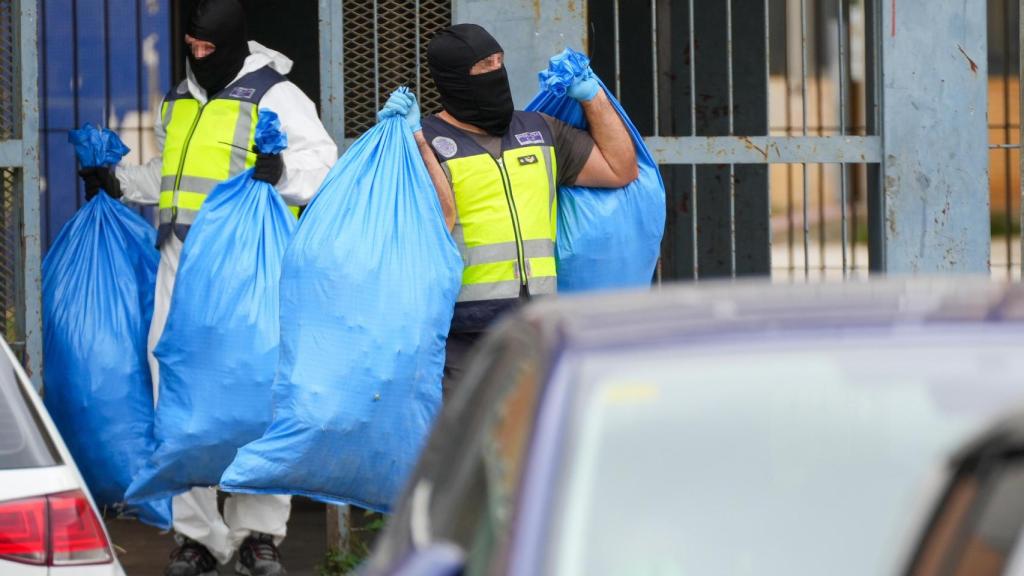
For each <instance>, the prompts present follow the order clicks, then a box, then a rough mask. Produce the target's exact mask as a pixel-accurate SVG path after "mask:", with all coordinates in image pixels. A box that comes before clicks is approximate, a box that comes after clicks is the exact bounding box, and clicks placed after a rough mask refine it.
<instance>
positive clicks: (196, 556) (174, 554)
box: [164, 538, 218, 576]
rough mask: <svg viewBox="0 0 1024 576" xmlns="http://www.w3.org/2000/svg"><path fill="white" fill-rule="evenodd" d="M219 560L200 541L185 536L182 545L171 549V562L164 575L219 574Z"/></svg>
mask: <svg viewBox="0 0 1024 576" xmlns="http://www.w3.org/2000/svg"><path fill="white" fill-rule="evenodd" d="M217 573H218V572H217V560H216V559H215V558H214V557H213V555H212V554H210V551H209V550H207V549H206V546H203V545H202V544H200V543H199V542H196V541H195V540H192V539H191V538H184V539H183V540H182V542H181V545H180V546H178V547H177V548H175V549H174V550H172V551H171V562H170V563H169V564H168V565H167V569H166V570H164V576H213V575H215V574H217Z"/></svg>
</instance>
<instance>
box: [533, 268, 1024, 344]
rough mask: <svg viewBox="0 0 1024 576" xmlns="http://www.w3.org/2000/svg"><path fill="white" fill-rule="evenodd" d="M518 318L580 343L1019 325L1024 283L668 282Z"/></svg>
mask: <svg viewBox="0 0 1024 576" xmlns="http://www.w3.org/2000/svg"><path fill="white" fill-rule="evenodd" d="M520 319H521V320H525V321H526V322H528V323H530V324H532V325H533V326H534V327H535V328H536V329H537V330H539V331H540V332H541V333H542V334H543V335H544V337H545V339H546V340H549V341H550V340H554V341H555V342H550V343H549V346H554V347H558V348H585V347H591V346H601V347H603V346H609V345H610V346H614V345H618V344H623V345H625V344H629V343H636V342H649V341H651V340H658V339H662V338H679V337H681V336H682V337H685V336H687V335H699V334H707V333H719V334H728V333H744V334H749V333H751V332H763V331H769V330H771V331H778V330H800V329H807V328H827V327H835V328H854V327H860V326H863V327H868V326H892V325H920V324H924V323H936V322H943V323H968V324H969V323H974V324H978V323H993V322H1002V323H1024V287H1022V286H1020V285H1014V284H1008V283H998V282H992V281H990V280H988V279H983V278H935V279H928V278H923V279H921V278H915V279H911V278H902V279H900V278H894V279H878V280H872V281H867V282H847V283H841V284H839V283H836V284H790V285H780V284H772V283H769V282H767V281H764V282H762V281H739V282H722V281H712V282H700V283H696V284H693V283H691V284H674V285H667V286H664V287H661V288H654V289H652V290H650V291H643V292H623V293H610V294H599V295H588V296H568V297H565V296H562V297H559V298H552V299H548V300H544V301H536V302H534V303H532V304H531V305H529V306H527V307H526V308H525V309H524V310H523V311H522V312H521V314H520Z"/></svg>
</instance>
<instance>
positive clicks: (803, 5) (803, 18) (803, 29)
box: [800, 0, 811, 280]
mask: <svg viewBox="0 0 1024 576" xmlns="http://www.w3.org/2000/svg"><path fill="white" fill-rule="evenodd" d="M800 70H801V82H800V90H801V107H802V110H803V130H802V132H803V136H805V137H806V136H807V0H800ZM803 170H804V181H803V188H804V206H803V209H804V210H803V211H804V279H805V280H808V279H810V276H811V255H810V243H811V226H810V222H809V221H808V215H807V204H808V186H807V163H806V162H804V163H803Z"/></svg>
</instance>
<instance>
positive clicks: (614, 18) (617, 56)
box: [612, 0, 692, 100]
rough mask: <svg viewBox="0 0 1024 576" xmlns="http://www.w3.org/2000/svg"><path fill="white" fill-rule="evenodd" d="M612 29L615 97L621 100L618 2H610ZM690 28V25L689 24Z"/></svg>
mask: <svg viewBox="0 0 1024 576" xmlns="http://www.w3.org/2000/svg"><path fill="white" fill-rule="evenodd" d="M612 28H614V30H613V32H614V34H613V38H614V40H615V97H616V98H618V99H620V100H621V99H622V60H621V54H620V52H621V49H622V39H621V35H620V33H619V0H612ZM691 28H692V24H691Z"/></svg>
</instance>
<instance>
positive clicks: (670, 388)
mask: <svg viewBox="0 0 1024 576" xmlns="http://www.w3.org/2000/svg"><path fill="white" fill-rule="evenodd" d="M912 332H913V333H908V334H892V333H889V334H886V333H881V332H879V333H867V332H864V333H857V332H856V331H854V332H844V333H840V334H831V333H828V332H825V331H823V332H822V333H820V334H817V336H809V337H807V338H806V339H804V338H799V340H788V338H787V339H786V340H782V341H779V340H780V339H776V340H775V341H774V342H773V341H771V340H769V339H767V338H765V339H764V341H763V342H747V343H722V344H720V345H714V344H710V343H706V344H705V346H704V347H702V346H693V345H690V346H686V347H681V348H677V349H661V350H650V349H648V350H642V351H623V352H616V353H608V352H605V353H603V354H601V355H600V356H597V355H595V356H594V357H592V358H590V359H589V360H585V361H584V363H583V366H582V370H580V372H579V375H580V377H579V379H578V381H577V382H576V384H578V386H579V388H578V389H579V390H581V395H580V397H579V404H578V405H577V406H576V408H575V410H574V414H575V417H574V424H573V425H572V429H573V430H574V431H575V432H574V433H573V435H572V436H573V438H572V439H571V440H570V449H569V454H568V455H567V457H566V458H565V459H564V463H565V468H564V471H563V474H564V478H565V480H564V483H563V485H562V488H561V490H560V494H559V496H558V497H557V498H555V499H554V501H556V502H558V503H559V504H558V506H556V509H557V510H556V512H555V514H556V522H555V525H556V526H558V528H557V529H556V532H557V534H556V535H555V537H554V538H551V539H550V541H551V542H553V543H554V544H553V546H552V554H551V558H550V564H549V570H548V573H552V574H559V575H563V574H564V575H569V576H574V575H577V574H586V575H588V576H600V575H603V574H609V575H611V574H652V575H658V576H677V575H680V576H681V575H685V574H763V575H779V576H782V575H785V576H800V575H805V574H806V575H818V574H830V575H838V576H845V575H850V576H854V575H861V574H885V573H892V572H893V571H894V570H895V568H897V567H898V565H899V560H900V558H901V555H902V553H903V552H905V551H904V550H903V549H902V548H901V543H906V542H910V541H912V540H911V539H912V538H913V537H914V534H915V530H918V529H920V527H921V526H920V523H921V522H923V519H922V517H920V516H919V515H918V510H919V506H920V505H921V504H922V503H924V504H925V506H930V505H932V504H934V500H932V499H933V498H936V497H938V496H940V494H938V491H937V488H938V487H939V486H932V484H933V483H932V482H930V479H931V478H933V474H934V473H936V472H937V471H938V470H941V469H943V467H944V465H945V463H946V461H947V458H948V457H949V456H950V454H952V452H953V451H954V450H956V449H957V448H958V447H959V446H960V445H961V443H962V442H964V441H965V440H966V439H967V438H969V437H970V436H971V435H972V434H973V433H975V432H976V431H977V430H978V429H979V428H980V427H981V426H983V425H985V424H986V423H987V421H988V420H989V419H990V418H992V417H994V416H995V415H997V414H998V413H1000V412H1001V411H1003V410H1004V409H1006V408H1008V407H1012V406H1015V405H1017V404H1018V403H1019V402H1021V401H1024V387H1021V384H1020V382H1021V375H1022V374H1024V354H1021V352H1020V341H1021V340H1020V337H1021V333H1020V331H1019V330H1018V331H1014V332H1010V331H1008V330H1000V329H997V328H995V327H993V328H986V329H984V331H982V330H978V331H974V330H970V329H967V330H965V329H958V330H949V331H948V332H947V333H945V334H943V333H942V332H943V330H941V329H935V328H930V329H929V331H928V332H927V333H925V332H924V331H923V330H914V331H912ZM790 338H791V337H790ZM787 340H788V341H787ZM931 488H936V490H935V493H934V494H931V495H929V490H930V489H931Z"/></svg>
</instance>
